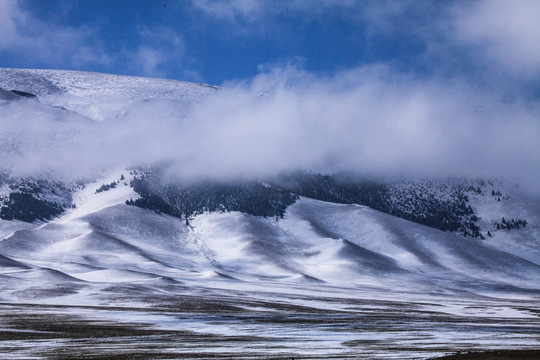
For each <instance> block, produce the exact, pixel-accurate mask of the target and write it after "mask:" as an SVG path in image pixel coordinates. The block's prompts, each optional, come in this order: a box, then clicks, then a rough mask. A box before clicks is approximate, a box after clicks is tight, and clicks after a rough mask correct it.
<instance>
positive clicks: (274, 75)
mask: <svg viewBox="0 0 540 360" xmlns="http://www.w3.org/2000/svg"><path fill="white" fill-rule="evenodd" d="M503 95H504V92H503V91H498V90H497V89H491V90H490V91H488V90H486V89H480V88H478V87H477V86H474V85H471V84H469V83H467V82H466V81H458V80H453V81H449V80H448V79H446V80H445V79H434V78H431V79H421V78H418V77H414V76H409V75H403V74H399V73H396V72H395V71H393V70H392V69H391V68H390V67H387V66H382V65H378V66H365V67H361V68H358V69H355V70H351V71H345V72H342V73H339V74H337V75H335V76H332V77H317V76H314V75H313V74H310V73H308V72H305V71H303V70H302V69H301V68H298V67H295V66H286V67H281V68H274V69H273V70H272V71H267V72H265V73H263V74H260V75H258V76H257V77H255V78H254V79H252V80H251V81H247V82H242V83H234V84H226V86H224V87H223V88H222V89H221V90H219V91H217V92H216V93H215V94H214V95H212V96H208V97H207V98H206V99H205V100H204V101H202V102H201V103H199V104H195V105H193V106H191V107H188V108H186V106H185V104H180V103H177V102H174V101H161V100H154V101H145V102H141V103H138V104H135V105H133V106H132V107H131V108H130V109H129V111H127V112H126V113H125V114H124V115H123V116H121V117H119V118H115V119H109V120H106V121H103V122H100V123H96V122H93V121H89V120H87V119H84V118H82V117H80V116H75V115H73V114H70V113H67V112H66V111H65V110H59V109H53V108H49V107H47V106H45V105H41V104H39V103H36V102H32V101H31V100H27V101H20V102H12V103H11V104H9V105H5V106H3V109H2V114H3V119H2V122H1V124H0V132H2V135H3V136H2V140H1V141H0V142H1V147H2V152H3V153H4V161H3V164H5V165H6V164H7V165H8V166H9V167H11V168H12V169H14V170H16V171H17V172H19V173H33V172H36V171H43V170H47V171H52V172H56V173H63V174H69V175H70V176H72V177H76V176H89V175H92V174H95V173H96V172H98V171H101V170H104V169H109V168H113V167H118V166H130V165H138V164H154V163H158V162H159V163H166V164H168V170H169V174H170V176H172V177H180V178H200V177H204V178H207V177H212V178H236V177H267V176H272V175H276V174H278V173H280V172H283V171H292V170H298V169H301V170H311V171H315V172H324V173H333V172H339V171H348V172H355V173H359V174H368V175H378V176H395V175H406V176H447V175H466V176H472V177H477V176H478V177H509V178H512V179H514V180H516V179H519V180H521V181H524V182H528V183H530V184H534V182H535V179H537V178H538V176H540V151H539V149H540V147H539V141H540V140H539V139H540V124H539V122H538V118H539V115H540V108H539V106H538V104H537V103H531V102H530V101H529V102H526V101H525V100H521V99H520V98H519V97H517V98H515V99H513V101H511V102H509V101H507V100H505V98H504V96H503Z"/></svg>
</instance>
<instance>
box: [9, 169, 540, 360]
mask: <svg viewBox="0 0 540 360" xmlns="http://www.w3.org/2000/svg"><path fill="white" fill-rule="evenodd" d="M122 175H124V180H123V181H121V180H120V178H121V177H122ZM129 178H130V175H129V171H127V170H122V169H120V170H118V171H114V172H112V173H111V174H110V175H108V176H106V177H104V178H102V179H99V180H98V181H96V182H94V183H92V184H87V185H86V186H85V187H84V188H81V189H80V190H79V191H78V192H77V193H75V194H74V203H75V204H76V206H77V207H76V208H75V209H70V210H69V211H68V212H67V213H66V214H64V215H63V216H61V217H60V218H58V219H56V220H53V221H51V222H48V223H45V224H42V225H40V226H37V227H30V228H27V227H26V226H25V228H22V229H20V230H16V226H15V225H12V224H11V223H9V222H5V221H2V222H1V224H0V225H2V229H6V230H5V233H8V232H9V231H12V234H11V235H9V236H7V237H6V238H5V239H4V240H2V241H1V242H0V277H1V278H2V285H0V286H1V288H2V292H1V295H0V297H1V302H2V304H3V305H2V306H3V308H2V309H0V319H3V320H2V321H3V323H6V324H8V325H9V326H8V327H9V328H10V329H13V330H9V331H10V332H9V334H11V335H9V336H10V337H11V338H13V339H17V338H18V337H17V336H18V335H17V334H19V333H17V332H16V331H19V330H18V329H20V326H19V325H18V323H17V322H16V321H15V320H13V319H11V318H10V317H9V315H8V314H9V313H10V312H11V311H13V310H15V311H16V312H18V313H19V314H23V313H25V312H31V313H32V314H34V315H33V316H34V317H35V319H36V320H35V321H34V322H33V324H34V325H32V326H31V328H32V329H35V330H37V331H41V330H43V329H44V328H45V325H43V324H44V323H42V322H40V321H44V322H49V321H51V320H52V319H55V318H57V317H58V316H59V314H60V313H62V314H64V316H65V315H66V314H67V315H69V316H68V317H64V319H65V320H61V323H63V324H65V325H64V326H66V327H71V328H75V327H76V325H74V324H73V323H72V322H69V321H82V322H83V323H88V322H89V323H91V324H93V325H91V326H90V327H89V328H88V330H87V331H94V330H93V329H94V327H95V331H99V329H100V326H118V327H119V328H122V329H131V330H129V334H130V335H129V336H130V337H129V339H131V340H129V341H134V342H137V343H139V345H140V344H141V343H140V339H141V336H146V335H145V334H147V333H152V334H154V335H152V339H147V340H146V341H147V343H146V344H147V346H146V347H145V346H143V345H140V347H139V348H138V349H139V350H138V351H139V352H140V353H146V354H148V356H149V357H156V356H158V355H159V354H160V353H161V352H157V353H156V352H149V351H151V350H149V349H150V348H151V347H154V346H159V348H160V349H163V351H165V352H167V353H170V354H174V355H173V356H172V357H173V358H190V355H189V354H190V353H197V354H199V355H197V356H200V354H207V355H208V356H216V354H219V356H223V357H225V358H227V356H228V358H238V357H239V356H240V354H244V355H242V356H244V357H245V358H258V357H260V356H263V355H264V356H268V355H271V356H277V357H279V356H286V357H287V356H288V357H299V358H301V357H307V356H309V357H310V358H314V359H319V358H320V359H323V358H326V357H327V356H330V355H331V356H338V357H340V358H344V359H345V358H354V359H362V358H365V359H376V358H381V359H388V358H399V359H413V358H416V359H417V358H427V357H432V356H435V355H437V354H443V353H445V352H448V351H457V350H470V349H476V348H490V349H497V348H504V347H512V348H523V349H526V348H536V347H537V346H538V339H537V337H536V335H535V334H537V332H538V330H539V329H540V321H539V319H538V311H540V308H538V299H539V298H540V296H539V295H540V288H539V286H538V284H540V265H539V264H538V262H533V261H528V260H525V259H524V258H522V257H518V256H516V255H514V254H511V253H509V252H506V251H502V250H498V249H495V248H494V247H492V246H491V245H490V244H483V243H482V241H480V240H479V239H464V238H460V237H457V236H455V235H452V234H449V233H444V232H441V231H438V230H434V229H431V228H428V227H425V226H421V225H418V224H414V223H411V222H409V221H406V220H402V219H398V218H395V217H392V216H390V215H387V214H383V213H380V212H377V211H375V210H372V209H369V208H366V207H363V206H357V205H340V204H332V203H326V202H322V201H316V200H311V199H306V198H301V199H300V200H299V201H297V202H296V203H295V204H294V205H292V206H290V207H289V208H288V209H287V213H286V215H285V218H284V219H281V220H275V219H271V218H262V217H256V216H251V215H246V214H242V213H236V212H232V213H222V214H219V213H212V214H202V215H199V216H196V217H195V218H194V219H192V220H191V221H190V224H189V225H186V224H185V221H184V220H183V219H177V218H173V217H170V216H165V215H160V214H156V213H154V212H151V211H148V210H143V209H140V208H137V207H134V206H128V205H126V204H125V200H127V199H130V198H135V197H136V196H137V194H135V193H134V192H133V190H132V188H131V187H129V186H128V185H127V183H128V181H129ZM111 182H116V183H117V186H116V187H114V188H111V189H109V190H107V191H102V192H96V190H97V189H99V188H100V186H101V185H102V184H109V183H111ZM534 227H535V226H534V225H531V228H534ZM7 228H9V231H8V229H7ZM531 231H533V230H531ZM22 303H30V304H35V305H33V306H37V307H35V308H34V310H31V309H28V308H26V305H21V304H22ZM78 304H79V305H78ZM50 306H54V307H53V308H51V307H50ZM81 306H83V307H81ZM88 309H94V310H92V311H90V310H88ZM112 309H116V310H114V311H113V310H112ZM68 318H69V319H72V320H69V321H68V320H67V319H68ZM77 318H79V319H80V320H76V319H77ZM38 319H41V320H38ZM52 321H58V320H52ZM68 322H69V323H68ZM141 323H144V324H145V325H141ZM40 329H41V330H40ZM49 330H50V329H49ZM53 333H54V334H55V335H54V336H55V337H57V338H62V337H63V336H65V335H62V334H63V332H62V330H61V329H57V330H53ZM25 334H26V333H25ZM38 334H41V333H39V332H38ZM47 334H50V333H47ZM40 336H41V335H40ZM40 336H38V335H34V336H33V337H31V338H32V339H36V340H35V341H42V340H39V339H43V336H41V337H40ZM111 336H112V337H111V339H110V341H112V342H113V343H114V346H115V348H116V349H117V351H118V352H119V353H124V354H130V353H131V352H130V351H131V350H129V349H124V348H123V347H122V345H121V344H122V340H120V338H117V337H116V335H114V336H113V335H111ZM171 337H172V338H173V339H176V340H174V341H173V342H171V340H170V339H171ZM217 338H219V339H220V340H219V341H218V342H214V341H212V340H204V339H217ZM83 339H84V335H81V337H80V341H83ZM195 339H198V340H196V341H195ZM18 341H22V340H18ZM24 341H25V344H26V345H27V346H28V347H26V349H27V350H25V351H22V350H21V351H19V352H17V354H18V355H17V356H20V357H26V356H34V357H37V358H41V357H43V358H46V357H47V356H49V355H50V354H52V353H54V352H55V351H57V350H58V349H59V348H62V349H63V350H62V351H66V352H70V351H75V350H74V349H76V348H77V347H76V346H77V344H78V341H79V340H76V341H75V342H73V343H71V345H69V344H63V345H60V344H58V343H57V345H54V346H52V345H51V347H50V348H47V347H45V348H44V347H42V346H40V347H39V349H40V350H30V349H31V346H33V345H35V344H36V343H35V341H34V340H24ZM93 342H95V340H93ZM178 342H181V343H182V344H183V345H182V347H178V346H176V345H174V344H177V343H178ZM5 344H6V343H5V342H2V341H0V351H2V346H4V345H5ZM139 345H138V346H139ZM85 348H88V347H85ZM389 348H399V349H401V350H395V351H388V349H389ZM36 349H38V348H37V347H36ZM248 349H249V350H248ZM88 351H89V352H88V354H89V355H88V356H90V357H91V356H98V355H100V354H101V355H102V354H104V351H105V349H104V348H103V347H101V346H100V345H99V344H96V345H95V347H93V350H92V351H90V350H88ZM359 354H361V355H359ZM225 355H226V356H225Z"/></svg>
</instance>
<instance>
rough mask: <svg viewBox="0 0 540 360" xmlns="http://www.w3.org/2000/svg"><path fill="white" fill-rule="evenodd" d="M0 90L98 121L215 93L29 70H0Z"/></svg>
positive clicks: (207, 88) (201, 87) (167, 83)
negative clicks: (151, 103) (135, 107)
mask: <svg viewBox="0 0 540 360" xmlns="http://www.w3.org/2000/svg"><path fill="white" fill-rule="evenodd" d="M0 88H3V89H5V90H19V91H24V92H28V93H30V94H34V95H37V96H38V97H39V99H40V101H41V102H43V103H45V104H47V105H51V106H60V107H63V108H65V109H68V110H71V111H74V112H77V113H79V114H81V115H84V116H87V117H89V118H91V119H94V120H98V121H101V120H105V119H111V118H114V117H117V116H119V115H121V114H123V113H124V112H125V111H126V109H127V108H128V107H129V106H130V105H132V104H133V103H136V102H140V101H148V100H152V99H160V100H164V99H165V100H167V99H170V100H175V101H181V102H184V103H185V104H191V103H194V102H197V101H200V100H201V99H202V98H204V97H205V96H207V95H208V94H211V93H213V92H214V91H216V87H214V86H211V85H205V84H193V83H187V82H182V81H177V80H166V79H152V78H141V77H132V76H121V75H110V74H101V73H91V72H83V71H63V70H31V69H0Z"/></svg>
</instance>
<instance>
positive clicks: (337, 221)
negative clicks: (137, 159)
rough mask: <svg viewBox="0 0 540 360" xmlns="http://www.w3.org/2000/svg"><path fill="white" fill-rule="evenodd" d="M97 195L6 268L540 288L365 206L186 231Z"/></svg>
mask: <svg viewBox="0 0 540 360" xmlns="http://www.w3.org/2000/svg"><path fill="white" fill-rule="evenodd" d="M116 177H119V175H118V174H116ZM110 179H112V178H110ZM110 179H107V180H110ZM96 187H97V183H96V185H93V186H88V187H87V188H85V189H83V190H81V191H80V193H79V194H76V195H75V199H77V200H76V201H78V202H79V204H78V208H77V209H73V210H70V211H68V213H67V214H65V215H64V216H62V217H60V218H59V219H57V220H54V221H51V222H49V223H46V224H44V225H42V226H39V227H38V228H35V229H22V230H19V231H15V232H14V233H13V234H12V235H10V236H9V237H7V238H6V239H4V240H3V241H1V242H0V254H1V255H2V256H4V259H5V261H3V262H5V263H9V261H8V260H7V259H8V258H9V259H12V260H10V261H14V262H17V264H26V265H29V266H32V267H41V268H44V267H47V268H53V269H57V270H59V271H61V272H63V273H65V274H67V275H69V276H72V277H74V278H78V279H81V280H87V281H98V280H100V281H104V282H108V281H116V279H114V277H115V276H118V277H119V278H120V280H121V281H132V280H136V279H140V280H147V279H151V278H154V279H161V278H163V277H167V278H172V279H176V280H179V281H182V280H183V277H188V278H193V277H197V276H200V277H202V278H205V277H207V274H217V273H219V274H224V275H227V276H230V277H231V278H234V279H241V280H244V281H256V280H258V279H264V280H267V281H276V282H282V281H283V282H303V281H314V280H316V281H319V282H320V283H326V284H329V285H332V286H345V287H349V286H362V285H366V284H369V285H377V286H381V287H386V286H394V285H392V284H397V283H400V284H409V285H410V286H413V285H415V284H416V285H419V286H420V285H422V286H421V287H425V286H426V285H425V284H432V285H437V286H444V285H443V284H449V286H450V287H451V288H456V289H459V288H460V287H463V288H466V289H468V290H471V289H474V288H475V286H476V285H477V286H478V287H479V289H480V288H481V287H485V286H488V285H490V286H492V287H499V286H503V285H512V286H517V287H522V288H524V289H535V288H537V284H539V283H540V265H539V264H536V263H534V262H531V261H529V260H525V259H523V258H521V257H518V256H516V255H513V254H510V253H508V252H504V251H501V250H497V249H495V248H492V247H490V246H486V245H484V244H483V243H482V242H481V241H480V240H478V239H473V238H461V237H457V236H455V235H453V234H450V233H444V232H441V231H439V230H435V229H432V228H429V227H425V226H422V225H418V224H415V223H412V222H409V221H406V220H403V219H399V218H396V217H393V216H390V215H387V214H383V213H380V212H378V211H375V210H372V209H369V208H367V207H363V206H358V205H340V204H332V203H326V202H322V201H316V200H311V199H306V198H301V199H300V200H299V201H297V202H296V203H295V204H293V205H291V206H290V207H289V208H288V210H287V213H286V216H285V218H284V219H282V220H279V221H278V220H275V219H270V218H263V217H256V216H251V215H247V214H243V213H237V212H233V213H211V214H203V215H200V216H197V217H195V219H193V220H192V221H191V222H190V225H189V226H187V225H186V224H184V222H183V221H182V220H180V219H177V218H173V217H170V216H163V215H158V214H155V213H152V212H149V211H147V210H143V209H139V208H136V207H132V206H128V205H126V204H124V202H125V200H126V199H129V198H132V197H136V196H137V194H135V193H133V192H132V189H131V188H130V187H129V186H128V185H125V184H120V185H119V186H118V187H116V188H113V189H111V190H109V191H104V192H101V193H95V188H96ZM75 265H76V266H75ZM122 274H124V275H122ZM450 284H451V285H450Z"/></svg>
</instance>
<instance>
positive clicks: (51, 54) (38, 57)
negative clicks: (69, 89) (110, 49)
mask: <svg viewBox="0 0 540 360" xmlns="http://www.w3.org/2000/svg"><path fill="white" fill-rule="evenodd" d="M93 35H94V30H93V29H91V28H88V27H79V28H73V27H64V26H60V25H57V24H54V23H47V22H45V21H43V20H41V19H39V18H37V17H35V16H33V15H32V14H31V13H30V12H28V11H26V10H25V9H24V8H23V7H22V6H21V3H20V2H19V1H17V0H4V1H0V52H6V53H11V54H16V55H19V56H24V57H27V58H30V59H31V60H32V61H35V62H36V63H37V62H44V63H46V64H71V65H74V66H78V65H83V64H99V65H104V64H107V63H109V62H110V61H111V59H110V58H109V56H108V55H107V54H106V53H105V52H104V51H102V50H101V49H100V47H99V46H98V45H96V41H95V40H94V38H93Z"/></svg>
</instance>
